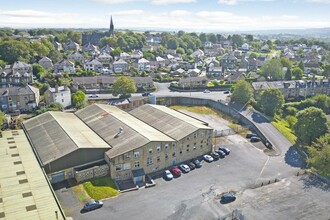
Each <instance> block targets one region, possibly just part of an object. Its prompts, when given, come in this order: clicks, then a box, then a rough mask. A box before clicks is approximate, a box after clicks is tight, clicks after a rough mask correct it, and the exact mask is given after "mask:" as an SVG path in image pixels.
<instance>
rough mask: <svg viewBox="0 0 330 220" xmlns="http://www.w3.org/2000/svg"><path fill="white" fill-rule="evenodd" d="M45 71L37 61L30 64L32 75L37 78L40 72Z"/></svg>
mask: <svg viewBox="0 0 330 220" xmlns="http://www.w3.org/2000/svg"><path fill="white" fill-rule="evenodd" d="M44 71H45V69H44V68H43V67H42V66H40V65H39V64H37V63H34V64H32V73H33V75H35V76H36V77H37V78H38V79H40V76H41V75H42V73H43V72H44Z"/></svg>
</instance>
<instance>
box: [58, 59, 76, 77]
mask: <svg viewBox="0 0 330 220" xmlns="http://www.w3.org/2000/svg"><path fill="white" fill-rule="evenodd" d="M54 72H55V73H62V72H67V73H70V74H73V73H75V68H74V64H73V63H72V62H71V61H69V60H65V59H63V60H60V61H58V62H57V63H55V65H54Z"/></svg>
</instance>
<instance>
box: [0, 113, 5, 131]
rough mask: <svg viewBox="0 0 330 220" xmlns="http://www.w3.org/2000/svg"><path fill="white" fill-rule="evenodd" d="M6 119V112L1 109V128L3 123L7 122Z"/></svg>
mask: <svg viewBox="0 0 330 220" xmlns="http://www.w3.org/2000/svg"><path fill="white" fill-rule="evenodd" d="M5 120H6V116H5V113H3V112H2V111H1V110H0V129H1V128H2V126H3V123H4V122H5Z"/></svg>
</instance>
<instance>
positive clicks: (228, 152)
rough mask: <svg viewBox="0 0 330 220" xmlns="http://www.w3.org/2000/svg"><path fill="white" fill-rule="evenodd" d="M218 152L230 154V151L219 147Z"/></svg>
mask: <svg viewBox="0 0 330 220" xmlns="http://www.w3.org/2000/svg"><path fill="white" fill-rule="evenodd" d="M219 150H221V151H223V152H225V154H226V155H229V154H230V150H229V149H228V148H227V147H219Z"/></svg>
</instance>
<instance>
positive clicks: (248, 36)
mask: <svg viewBox="0 0 330 220" xmlns="http://www.w3.org/2000/svg"><path fill="white" fill-rule="evenodd" d="M245 39H246V40H247V41H249V42H251V41H253V35H251V34H248V35H246V36H245Z"/></svg>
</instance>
